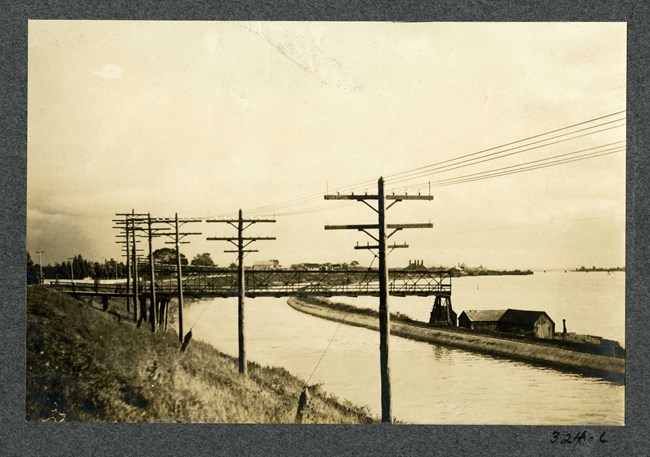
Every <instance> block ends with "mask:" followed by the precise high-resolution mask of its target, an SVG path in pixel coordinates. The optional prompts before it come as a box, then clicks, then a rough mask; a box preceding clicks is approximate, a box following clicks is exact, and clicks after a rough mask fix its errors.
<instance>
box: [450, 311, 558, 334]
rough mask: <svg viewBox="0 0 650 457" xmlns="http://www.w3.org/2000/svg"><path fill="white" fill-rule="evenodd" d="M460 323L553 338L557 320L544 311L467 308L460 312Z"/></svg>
mask: <svg viewBox="0 0 650 457" xmlns="http://www.w3.org/2000/svg"><path fill="white" fill-rule="evenodd" d="M458 325H459V326H460V327H465V328H469V329H472V330H479V331H496V332H507V333H519V334H523V335H530V336H535V337H537V338H553V336H554V335H555V322H553V320H552V319H551V318H550V317H549V315H548V314H546V313H545V312H544V311H529V310H521V309H499V310H494V309H490V310H467V311H463V312H462V313H461V314H460V317H459V318H458Z"/></svg>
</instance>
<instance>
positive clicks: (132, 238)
mask: <svg viewBox="0 0 650 457" xmlns="http://www.w3.org/2000/svg"><path fill="white" fill-rule="evenodd" d="M146 215H147V214H143V213H138V214H137V215H136V213H135V211H134V210H131V212H130V213H116V214H115V216H118V217H120V216H123V217H124V219H113V222H115V223H117V224H118V226H116V227H113V228H116V229H120V230H122V231H123V233H122V232H120V233H119V234H118V235H116V237H117V238H125V240H124V241H116V243H118V244H123V245H125V246H124V248H123V249H122V252H123V253H124V254H123V255H126V272H127V273H126V274H127V276H126V290H127V292H128V291H130V290H131V288H132V289H133V296H132V297H127V298H126V311H127V313H129V312H130V311H131V310H130V301H131V298H133V321H134V322H136V321H137V320H138V267H137V258H136V253H137V252H139V251H141V249H137V243H138V240H137V238H136V231H138V230H142V229H141V228H139V227H138V224H141V223H142V222H144V219H143V216H146ZM136 216H138V217H137V218H136ZM131 277H133V283H132V285H131Z"/></svg>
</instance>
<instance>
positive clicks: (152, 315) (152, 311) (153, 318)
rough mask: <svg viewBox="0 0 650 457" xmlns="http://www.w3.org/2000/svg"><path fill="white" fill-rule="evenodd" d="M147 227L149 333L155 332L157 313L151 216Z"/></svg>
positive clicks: (148, 215)
mask: <svg viewBox="0 0 650 457" xmlns="http://www.w3.org/2000/svg"><path fill="white" fill-rule="evenodd" d="M147 225H148V227H149V270H150V271H149V274H150V279H151V284H150V286H151V305H150V307H149V321H150V322H151V331H152V332H155V331H156V320H157V317H158V316H157V313H156V278H155V273H154V264H153V246H152V238H153V235H152V233H151V214H147Z"/></svg>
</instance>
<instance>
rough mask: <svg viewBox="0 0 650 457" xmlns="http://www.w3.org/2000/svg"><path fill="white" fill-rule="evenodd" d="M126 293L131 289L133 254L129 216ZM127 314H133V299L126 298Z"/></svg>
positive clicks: (127, 218) (127, 223)
mask: <svg viewBox="0 0 650 457" xmlns="http://www.w3.org/2000/svg"><path fill="white" fill-rule="evenodd" d="M125 226H126V292H127V293H128V292H129V290H130V289H131V253H130V252H129V248H130V247H131V245H130V242H131V237H130V235H129V216H126V224H125ZM126 312H127V314H130V313H131V297H129V296H127V297H126Z"/></svg>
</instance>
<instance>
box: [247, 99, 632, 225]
mask: <svg viewBox="0 0 650 457" xmlns="http://www.w3.org/2000/svg"><path fill="white" fill-rule="evenodd" d="M624 112H625V111H617V112H614V113H610V114H607V115H603V116H598V117H595V118H591V119H588V120H585V121H582V122H578V123H574V124H571V125H568V126H565V127H561V128H557V129H553V130H550V131H547V132H543V133H539V134H536V135H531V136H528V137H526V138H522V139H520V140H516V141H511V142H508V143H504V144H501V145H498V146H493V147H490V148H487V149H483V150H480V151H476V152H473V153H470V154H465V155H463V156H459V157H455V158H453V159H448V160H444V161H440V162H436V163H433V164H429V165H425V166H422V167H417V168H414V169H411V170H406V171H402V172H399V173H394V174H391V175H386V177H385V179H386V181H387V183H390V182H391V181H392V183H397V182H405V181H408V180H410V179H415V178H417V177H421V176H427V175H429V174H430V173H431V172H432V171H436V170H440V169H441V168H448V169H455V167H456V166H459V165H466V166H470V165H472V164H474V163H480V162H483V161H486V158H487V157H494V159H497V158H500V157H506V156H508V155H506V154H504V153H505V152H508V151H513V150H516V149H519V148H525V147H527V146H531V145H534V144H539V143H544V142H547V143H546V144H543V145H539V146H536V147H535V148H532V149H537V148H541V147H545V146H550V145H552V144H558V143H561V142H564V141H571V140H574V139H577V138H582V137H584V136H588V135H592V134H596V133H600V132H603V131H606V130H611V129H614V128H618V127H622V126H624V124H621V125H616V126H613V127H610V128H605V129H600V130H597V131H593V129H595V128H597V127H601V126H604V125H608V124H612V123H616V122H623V121H625V117H621V118H619V119H615V120H610V121H607V122H603V123H600V124H597V125H592V126H589V127H585V128H582V129H579V130H575V131H572V132H567V133H563V134H561V135H556V136H553V137H551V138H544V139H540V140H538V141H535V142H531V143H527V144H522V145H519V146H516V147H513V148H509V149H506V150H501V151H496V150H497V149H502V148H504V147H507V146H511V145H514V144H517V143H523V142H526V141H529V140H531V139H536V138H541V137H543V136H547V135H551V134H553V133H557V132H560V131H563V130H567V129H571V128H575V127H579V126H581V125H585V124H588V123H591V122H596V121H599V120H602V119H606V118H609V117H613V116H616V115H619V114H622V113H624ZM589 130H592V131H590V132H587V133H584V134H582V135H577V136H571V135H575V134H576V133H580V132H585V131H589ZM567 136H570V138H565V137H567ZM557 138H563V139H562V140H559V141H556V142H550V143H548V141H550V140H552V139H557ZM528 150H530V149H528ZM490 151H495V152H492V153H491V154H485V153H486V152H490ZM520 152H525V151H518V152H516V153H520ZM509 155H511V154H509ZM477 156H478V157H477ZM495 156H496V157H495ZM469 157H474V159H471V160H462V159H467V158H469ZM436 167H437V168H436ZM446 171H449V170H446ZM372 184H374V180H368V181H362V182H359V183H355V184H351V185H348V186H341V187H337V188H334V189H333V191H332V192H344V191H350V190H356V189H359V188H362V187H364V186H369V185H372ZM332 192H330V193H332ZM322 195H323V194H322V193H314V194H309V195H306V196H303V197H297V198H294V199H290V200H287V201H283V202H279V203H274V204H268V205H263V206H258V207H254V208H250V209H248V210H247V213H249V214H257V213H264V214H271V212H273V211H278V213H276V215H282V214H281V213H280V210H288V209H290V208H293V207H299V206H304V205H309V204H311V203H313V202H315V201H317V200H321V199H322ZM330 208H332V206H330ZM323 210H324V209H323ZM313 211H317V210H315V209H310V210H309V212H313ZM286 213H287V215H293V214H300V213H302V211H301V210H295V211H286Z"/></svg>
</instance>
